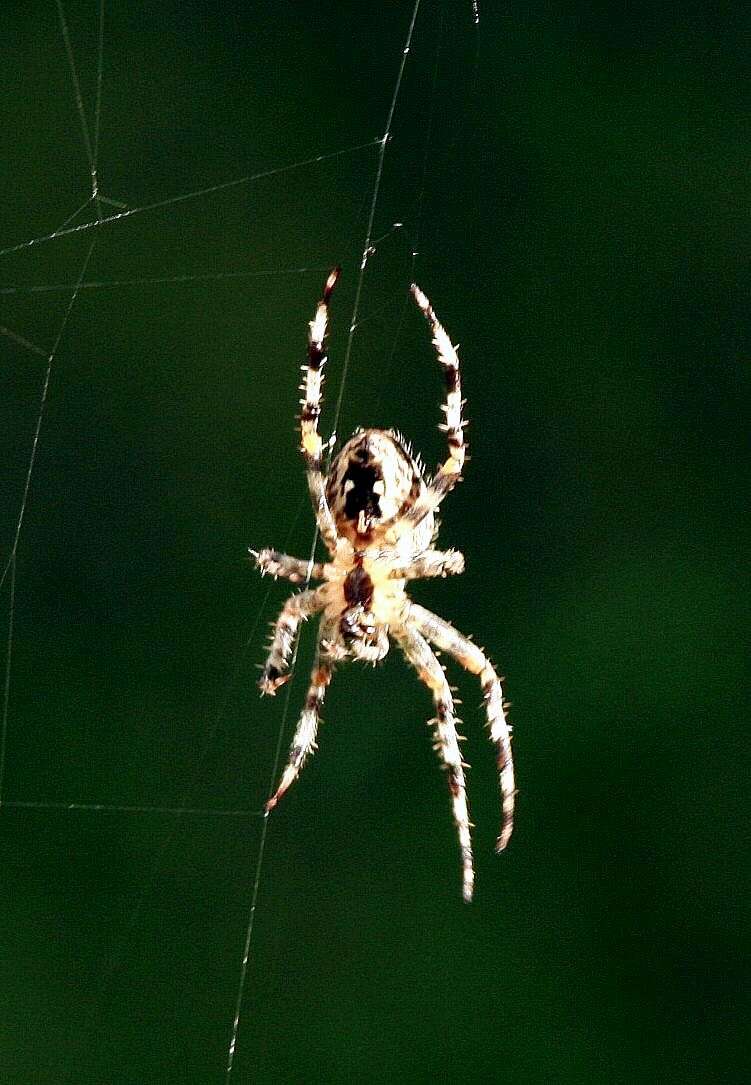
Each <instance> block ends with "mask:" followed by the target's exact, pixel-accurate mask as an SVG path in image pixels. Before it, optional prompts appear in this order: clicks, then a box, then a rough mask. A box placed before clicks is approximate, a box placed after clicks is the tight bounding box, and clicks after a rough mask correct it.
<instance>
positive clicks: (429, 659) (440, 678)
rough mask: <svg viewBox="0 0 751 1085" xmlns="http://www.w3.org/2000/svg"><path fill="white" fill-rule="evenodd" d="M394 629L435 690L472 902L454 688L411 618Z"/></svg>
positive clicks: (440, 746)
mask: <svg viewBox="0 0 751 1085" xmlns="http://www.w3.org/2000/svg"><path fill="white" fill-rule="evenodd" d="M391 632H392V635H393V636H394V638H395V639H396V641H397V643H398V644H399V646H400V647H401V649H402V651H403V652H404V654H405V656H406V657H407V659H408V661H409V662H410V663H411V664H412V666H413V667H414V668H415V670H416V671H417V673H418V675H419V677H420V679H421V681H423V682H424V683H425V685H426V686H428V688H429V689H430V691H431V693H432V694H433V700H434V702H435V708H436V718H435V720H433V721H432V722H433V723H434V724H435V734H436V743H435V746H436V750H437V751H438V754H439V755H440V757H441V759H442V761H443V764H444V766H445V768H446V771H447V773H448V782H449V790H450V792H451V802H452V806H453V810H454V821H455V823H456V828H457V832H458V834H459V847H460V849H461V856H462V894H463V896H464V899H465V901H467V903H469V902H470V901H471V900H472V893H473V890H474V881H475V871H474V865H473V861H472V840H471V836H470V820H469V809H468V807H467V791H466V784H465V780H464V764H463V762H462V756H461V751H460V749H459V736H458V734H457V732H456V723H457V720H456V718H455V716H454V702H453V698H452V696H451V690H450V688H449V684H448V682H447V681H446V675H445V674H444V673H443V667H442V666H441V664H440V663H439V662H438V660H437V659H436V657H435V653H434V652H433V651H432V649H431V648H430V646H429V644H428V643H427V641H426V640H425V638H424V637H423V636H422V635H421V634H420V633H418V631H417V629H416V628H415V627H414V626H412V625H410V624H409V622H408V621H407V622H406V623H405V624H403V625H402V626H401V627H394V626H392V629H391Z"/></svg>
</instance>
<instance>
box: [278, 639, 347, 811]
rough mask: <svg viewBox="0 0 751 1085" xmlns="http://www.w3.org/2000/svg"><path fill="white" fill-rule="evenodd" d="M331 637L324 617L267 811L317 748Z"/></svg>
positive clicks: (331, 660)
mask: <svg viewBox="0 0 751 1085" xmlns="http://www.w3.org/2000/svg"><path fill="white" fill-rule="evenodd" d="M328 637H331V638H332V641H335V640H336V631H335V629H333V628H331V627H330V626H329V624H328V623H327V622H326V620H325V619H324V618H322V619H321V622H320V626H319V629H318V643H317V646H316V659H315V663H314V664H313V670H312V672H311V675H310V686H309V687H308V695H307V697H306V698H305V707H304V709H303V711H302V714H301V715H300V719H299V721H298V724H297V727H296V728H295V734H294V737H293V739H292V744H291V746H290V749H289V757H288V759H287V765H286V767H285V769H284V772H283V773H282V777H281V780H280V781H279V786H278V787H277V789H276V791H275V792H274V794H273V795H272V796H271V798H270V799H269V800H268V802H267V803H266V813H267V814H268V813H270V812H271V811H272V810H273V809H274V807H275V806H276V804H277V803H278V802H279V800H280V799H281V797H282V795H283V794H284V792H285V791H286V790H287V788H288V787H289V786H290V785H291V784H293V783H294V782H295V780H296V779H297V777H298V776H299V775H300V771H301V769H302V767H303V765H304V764H305V761H306V759H307V757H308V754H310V753H312V752H313V750H315V748H316V734H317V733H318V724H319V723H320V719H321V708H322V706H323V699H324V697H325V696H326V689H327V688H328V685H329V682H330V681H331V675H332V672H333V666H334V653H333V651H332V649H331V647H330V645H329V640H328V639H327V638H328Z"/></svg>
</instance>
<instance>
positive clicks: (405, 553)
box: [250, 268, 515, 901]
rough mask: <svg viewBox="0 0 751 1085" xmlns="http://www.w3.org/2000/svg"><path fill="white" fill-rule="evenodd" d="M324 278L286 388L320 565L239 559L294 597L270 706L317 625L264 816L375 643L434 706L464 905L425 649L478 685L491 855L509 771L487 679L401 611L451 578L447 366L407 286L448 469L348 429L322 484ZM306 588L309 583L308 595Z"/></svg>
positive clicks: (271, 666) (439, 707)
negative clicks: (487, 754)
mask: <svg viewBox="0 0 751 1085" xmlns="http://www.w3.org/2000/svg"><path fill="white" fill-rule="evenodd" d="M339 274H340V269H339V268H335V269H334V270H333V271H332V272H331V273H330V275H329V277H328V279H327V280H326V284H325V287H324V291H323V297H322V298H321V300H320V301H319V303H318V306H317V308H316V312H315V316H314V317H313V320H312V321H311V322H310V324H309V332H308V359H307V363H306V365H304V366H302V370H303V373H304V374H305V377H304V380H303V383H302V384H301V386H300V388H301V391H302V392H303V393H304V398H303V399H301V400H300V402H301V404H302V413H301V415H300V437H301V451H302V454H303V457H304V460H305V464H306V468H307V476H308V487H309V490H310V496H311V499H312V502H313V508H314V510H315V515H316V520H317V523H318V528H319V531H320V535H321V539H322V540H323V543H324V545H325V546H326V549H327V550H328V552H329V555H330V560H329V561H327V562H325V563H317V562H316V563H314V562H308V561H304V560H302V559H300V558H294V557H290V556H289V555H288V554H282V553H280V552H279V551H276V550H261V551H255V550H251V551H250V554H251V556H252V558H253V559H254V560H255V562H256V565H257V566H258V568H259V569H260V571H261V574H262V575H264V574H266V573H270V574H271V575H273V576H274V577H275V578H276V577H278V576H283V577H286V579H287V580H290V581H292V583H293V584H304V585H305V588H304V590H303V591H301V592H300V593H299V594H297V595H292V596H291V597H290V598H289V599H288V600H287V601H286V603H285V604H284V606H283V608H282V611H281V613H280V615H279V617H278V618H277V620H276V622H275V623H274V626H273V634H272V638H271V644H270V650H269V655H268V658H267V660H266V663H265V666H264V667H263V674H262V676H261V679H260V682H259V685H260V688H261V692H262V693H264V694H271V695H273V694H275V693H276V691H277V689H278V688H279V687H280V686H281V685H283V684H284V683H285V682H287V681H289V679H290V678H291V674H290V671H289V664H290V657H291V655H292V651H293V645H294V641H295V636H296V633H297V630H298V627H299V625H300V622H301V621H303V620H305V619H307V618H309V617H311V616H312V615H314V614H320V616H321V617H320V623H319V627H318V641H317V651H316V659H315V663H314V666H313V672H312V675H311V679H310V687H309V689H308V694H307V697H306V700H305V706H304V708H303V711H302V715H301V716H300V720H299V722H298V724H297V729H296V731H295V734H294V738H293V739H292V745H291V747H290V751H289V758H288V761H287V765H286V767H285V769H284V772H283V773H282V776H281V779H280V781H279V785H278V787H277V790H276V792H275V793H274V794H273V795H272V796H271V798H270V799H269V800H268V802H267V803H266V813H267V814H268V813H269V812H270V811H271V810H273V808H274V807H275V806H276V804H277V803H278V802H279V800H280V798H281V797H282V795H283V794H284V793H285V791H287V789H288V788H289V787H290V785H291V784H292V783H293V782H294V781H295V780H296V779H297V777H298V775H299V773H300V770H301V769H302V767H303V765H304V763H305V760H306V758H307V757H308V755H309V754H310V753H311V752H312V751H313V750H314V749H315V748H316V732H317V730H318V723H319V718H320V712H321V708H322V705H323V700H324V696H325V694H326V688H327V686H328V685H329V682H330V681H331V676H332V671H333V667H334V664H335V663H337V662H339V661H340V660H345V659H361V660H365V661H366V662H369V663H373V664H375V663H377V662H378V661H379V660H381V659H383V657H384V656H385V655H386V653H387V652H388V650H389V638H390V637H391V638H393V639H394V640H395V641H396V643H397V644H398V645H399V647H400V648H401V650H402V652H403V653H404V655H405V656H406V658H407V660H408V662H409V663H411V664H412V666H413V667H414V668H415V670H416V671H417V673H418V675H419V677H420V679H421V681H422V682H424V683H425V685H426V686H428V688H429V689H430V691H431V693H432V695H433V700H434V703H435V713H436V715H435V719H434V720H431V723H432V724H433V725H434V727H435V748H436V750H437V752H438V754H439V756H440V757H441V759H442V761H443V764H444V766H445V769H446V772H447V776H448V783H449V790H450V792H451V801H452V804H453V814H454V821H455V822H456V828H457V831H458V835H459V846H460V849H461V860H462V891H463V896H464V899H465V900H466V901H470V900H471V899H472V893H473V888H474V866H473V860H472V843H471V839H470V820H469V810H468V807H467V797H466V788H465V780H464V769H465V767H466V766H465V765H464V763H463V762H462V758H461V753H460V750H459V735H458V734H457V729H456V725H457V723H458V722H459V721H458V720H457V718H456V716H455V714H454V701H453V698H452V695H451V688H450V687H449V684H448V682H447V680H446V675H445V674H444V670H443V667H442V666H441V664H440V663H439V662H438V659H437V658H436V655H435V653H434V652H433V649H432V648H431V647H430V644H433V645H435V646H436V647H437V648H439V649H441V650H442V651H444V652H446V653H448V655H450V656H452V657H453V658H454V659H455V660H456V661H457V662H458V663H459V664H461V666H462V667H464V668H465V669H466V670H468V671H470V672H471V673H472V674H476V675H478V677H479V679H480V684H481V687H482V693H483V698H484V701H485V710H486V713H487V718H488V724H489V726H490V736H491V739H492V741H493V742H494V743H495V745H496V748H497V755H498V772H499V776H500V791H501V803H502V820H501V829H500V835H499V836H498V840H497V844H496V851H499V852H500V851H502V850H503V849H504V848H505V847H506V844H507V843H508V840H509V837H510V836H511V830H512V825H513V812H514V794H515V792H514V769H513V762H512V758H511V729H510V726H509V724H508V722H507V720H506V716H505V708H506V707H507V706H506V705H505V704H504V700H503V692H502V689H501V683H500V680H499V678H498V676H497V674H496V673H495V671H494V670H493V667H492V665H491V663H490V661H489V660H488V658H487V656H486V655H485V653H484V652H483V651H482V650H481V649H480V648H478V647H477V646H476V645H475V644H474V643H473V642H472V641H471V640H469V639H468V638H467V637H465V636H463V635H462V634H461V633H459V632H458V631H457V630H456V629H454V627H453V626H452V625H450V624H449V623H448V622H447V621H444V619H443V618H440V617H438V616H437V615H436V614H433V613H431V611H429V610H426V609H425V608H424V607H421V606H418V605H417V604H416V603H413V602H412V601H411V600H410V598H409V596H408V595H407V593H406V591H405V584H406V582H407V581H408V580H415V579H418V578H421V577H428V576H431V577H439V576H442V577H445V576H448V575H450V574H456V573H461V572H462V571H463V570H464V557H463V555H462V554H461V553H460V552H459V551H457V550H435V549H433V543H434V541H435V537H436V535H437V531H438V528H437V524H436V518H435V515H436V510H437V509H438V506H439V505H440V503H441V501H442V500H443V498H444V497H445V496H446V494H447V493H449V491H450V490H452V489H453V488H454V486H455V485H456V483H457V482H458V481H459V480H460V478H461V471H462V467H463V465H464V459H465V451H466V445H465V441H464V433H463V430H464V425H465V423H464V422H463V420H462V413H461V412H462V405H463V401H462V397H461V385H460V381H459V358H458V356H457V353H456V348H455V347H454V346H452V344H451V340H450V339H449V337H448V335H447V334H446V332H445V330H444V329H443V327H442V325H441V324H440V323H439V321H438V318H437V317H436V315H435V312H434V311H433V307H432V305H431V304H430V302H429V301H428V299H427V297H426V296H425V294H423V292H422V291H421V290H420V289H419V287H417V286H415V285H414V284H413V285H412V287H411V293H412V297H413V298H414V300H415V302H416V303H417V306H418V308H419V309H420V310H421V312H422V313H423V315H424V317H425V319H426V320H427V322H428V325H429V327H430V330H431V332H432V336H433V345H434V347H435V350H436V353H437V355H438V361H439V363H440V365H441V367H442V369H443V375H444V379H445V384H446V402H445V404H444V406H443V408H442V409H443V412H444V414H445V416H446V421H445V424H443V425H442V426H441V427H440V429H441V430H443V431H444V432H445V433H446V437H447V441H448V457H447V459H446V460H445V461H444V463H443V464H441V466H440V467H439V469H438V471H437V472H436V474H435V475H434V476H433V477H432V478H427V477H426V476H425V474H424V470H423V466H422V464H421V462H420V459H419V457H416V456H414V455H413V454H412V450H411V448H410V446H409V444H408V443H407V442H406V441H405V440H404V438H403V437H402V436H401V435H400V434H399V433H397V432H395V431H394V430H383V429H359V430H356V431H355V433H354V434H353V436H352V437H351V438H350V439H349V440H348V441H347V443H346V444H345V445H344V446H343V448H342V449H341V451H340V452H339V453H338V455H337V456H336V457H335V458H334V459H333V461H332V462H331V465H330V469H329V472H328V475H325V474H324V470H323V464H322V457H323V454H324V451H325V449H326V447H328V446H327V445H326V444H325V443H324V442H323V441H322V439H321V437H320V435H319V433H318V418H319V416H320V413H321V389H322V383H323V366H324V363H325V362H326V348H325V341H326V334H327V328H328V309H329V300H330V298H331V294H332V292H333V290H334V287H335V286H336V283H337V280H338V278H339ZM311 578H315V579H317V580H321V581H323V583H322V584H321V585H320V586H319V587H317V588H310V587H309V586H308V585H309V583H310V580H311Z"/></svg>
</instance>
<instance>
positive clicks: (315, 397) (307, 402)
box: [300, 268, 340, 554]
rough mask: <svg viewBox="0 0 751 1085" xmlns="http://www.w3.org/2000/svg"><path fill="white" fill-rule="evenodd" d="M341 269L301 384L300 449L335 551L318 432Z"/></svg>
mask: <svg viewBox="0 0 751 1085" xmlns="http://www.w3.org/2000/svg"><path fill="white" fill-rule="evenodd" d="M339 274H340V269H339V268H334V270H333V271H332V272H331V274H330V275H329V277H328V279H327V280H326V285H325V286H324V288H323V297H322V298H321V300H320V301H319V302H318V305H317V307H316V312H315V316H314V317H313V319H312V320H311V321H310V323H309V324H308V361H307V364H306V365H304V366H302V370H303V372H304V373H305V380H304V381H303V383H302V384H301V385H300V391H301V392H303V393H304V396H303V398H302V399H301V400H300V403H301V404H302V411H301V413H300V450H301V452H302V454H303V458H304V460H305V465H306V467H307V473H308V489H309V490H310V497H311V500H312V502H313V511H314V512H315V516H316V522H317V524H318V530H319V531H320V532H321V538H322V539H323V543H324V546H325V547H326V549H327V550H328V551H329V553H330V554H333V553H334V551H335V550H336V540H337V531H336V524H335V522H334V517H333V516H332V515H331V509H330V508H329V506H328V502H327V501H326V488H325V480H324V477H323V471H322V467H321V460H322V457H323V441H322V440H321V435H320V434H319V432H318V419H319V418H320V416H321V392H322V388H323V367H324V365H325V364H326V345H325V344H326V334H327V331H328V324H329V299H330V297H331V294H332V292H333V290H334V287H335V286H336V284H337V280H338V279H339Z"/></svg>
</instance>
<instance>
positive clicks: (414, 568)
mask: <svg viewBox="0 0 751 1085" xmlns="http://www.w3.org/2000/svg"><path fill="white" fill-rule="evenodd" d="M463 572H464V554H462V553H461V551H459V550H424V551H423V552H422V553H421V554H418V555H417V556H416V557H415V558H414V559H413V560H412V561H410V562H407V564H406V565H396V566H394V568H392V569H391V571H390V572H389V579H390V580H421V579H422V578H423V577H426V576H449V575H454V574H458V573H463Z"/></svg>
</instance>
